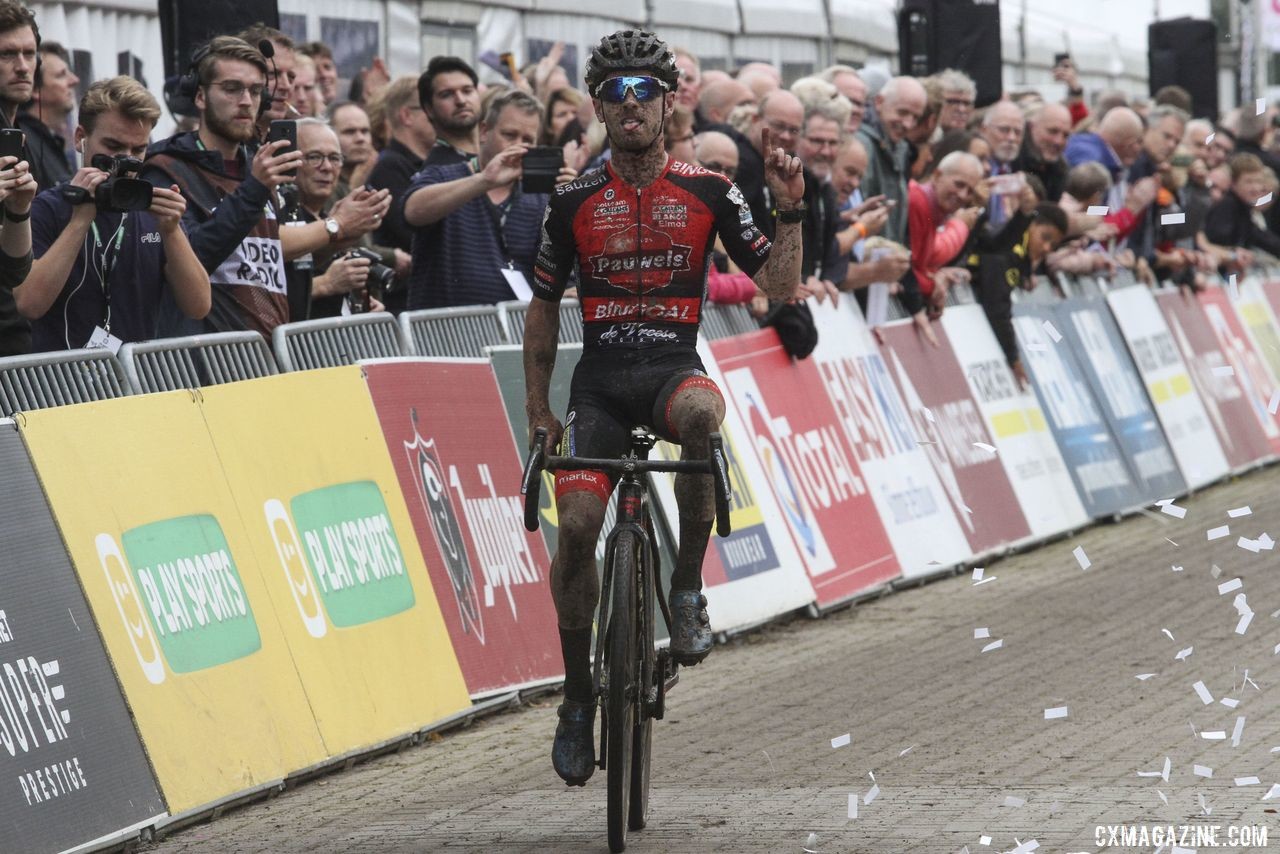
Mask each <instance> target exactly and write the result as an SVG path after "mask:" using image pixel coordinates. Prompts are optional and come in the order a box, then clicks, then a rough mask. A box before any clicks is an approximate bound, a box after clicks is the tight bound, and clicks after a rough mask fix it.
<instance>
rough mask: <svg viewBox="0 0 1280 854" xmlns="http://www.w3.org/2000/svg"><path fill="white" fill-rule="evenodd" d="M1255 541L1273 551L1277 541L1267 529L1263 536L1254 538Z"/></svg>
mask: <svg viewBox="0 0 1280 854" xmlns="http://www.w3.org/2000/svg"><path fill="white" fill-rule="evenodd" d="M1254 542H1255V543H1257V544H1258V545H1259V546H1261V547H1262V548H1264V549H1266V550H1267V551H1271V550H1272V549H1273V548H1275V547H1276V541H1275V540H1273V539H1271V535H1270V534H1268V533H1267V532H1266V531H1263V532H1262V536H1261V537H1258V539H1256V540H1254Z"/></svg>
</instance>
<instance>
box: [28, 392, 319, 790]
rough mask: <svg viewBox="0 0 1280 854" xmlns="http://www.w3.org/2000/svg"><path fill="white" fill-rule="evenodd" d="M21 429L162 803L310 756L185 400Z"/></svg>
mask: <svg viewBox="0 0 1280 854" xmlns="http://www.w3.org/2000/svg"><path fill="white" fill-rule="evenodd" d="M20 425H21V429H22V435H23V439H24V440H25V442H26V444H27V448H28V450H29V451H30V453H31V456H32V459H33V460H34V461H35V466H36V472H37V474H38V475H39V477H40V481H41V483H42V484H43V486H44V489H45V491H46V493H47V494H48V497H49V502H50V504H51V505H52V506H53V510H54V516H55V517H56V519H57V521H58V526H59V527H60V528H61V530H62V536H63V538H64V540H65V541H66V544H67V549H68V551H69V552H70V554H71V558H72V561H73V562H74V564H75V568H76V572H77V574H78V575H79V577H80V581H81V583H82V585H83V586H84V590H85V594H86V595H87V597H88V600H89V604H90V606H91V607H92V609H93V614H94V618H95V620H96V621H97V624H98V630H99V631H100V632H101V634H102V637H103V640H104V642H105V644H106V647H107V651H108V652H109V653H110V656H111V660H112V663H113V665H114V667H115V670H116V673H117V675H118V677H119V679H120V683H121V685H122V686H123V688H124V693H125V697H126V698H127V699H128V702H129V706H130V708H131V709H132V711H133V714H134V717H135V718H136V720H137V723H138V730H139V732H140V733H141V735H142V740H143V743H144V744H145V745H146V748H147V753H148V754H149V756H150V758H151V762H152V764H153V766H154V768H155V771H156V776H157V778H158V780H159V783H160V788H161V790H162V791H163V793H164V795H165V798H166V799H167V800H168V803H169V810H170V811H171V812H172V813H175V814H176V813H181V812H184V811H186V810H189V809H192V808H195V807H198V806H201V805H204V804H208V803H210V802H212V801H215V800H217V799H219V798H222V797H225V796H227V795H232V794H235V793H237V792H241V791H244V790H247V789H251V788H254V787H256V786H258V785H261V784H264V783H269V782H271V781H273V780H278V779H280V778H283V777H284V776H286V775H287V774H289V773H290V772H292V771H295V770H298V769H300V768H304V767H307V766H309V765H313V764H315V763H317V762H319V761H322V760H323V759H324V758H325V752H324V745H323V742H322V740H321V737H320V733H319V732H318V730H317V728H316V723H315V719H314V718H313V717H312V713H311V709H310V707H309V704H308V702H307V696H306V694H305V693H304V691H303V687H302V683H301V681H300V680H299V677H298V672H297V670H296V669H295V667H294V662H293V659H292V656H291V654H290V649H289V647H288V645H287V644H286V642H285V638H284V635H283V634H282V631H281V626H280V624H279V623H278V622H277V619H276V611H275V609H274V608H273V607H272V600H271V597H270V596H269V594H268V591H267V586H266V584H265V583H264V579H263V573H262V568H261V567H260V566H259V564H258V556H257V553H256V550H255V548H253V547H252V545H251V544H250V539H249V535H248V533H247V532H246V530H245V525H244V522H243V521H242V513H241V509H240V508H237V507H236V505H235V502H234V500H233V498H232V494H231V490H230V488H229V486H228V484H227V480H226V477H225V475H224V473H223V470H222V467H221V465H220V463H219V459H218V451H217V450H216V449H215V448H214V445H213V442H212V441H211V440H210V438H209V433H208V430H207V429H206V427H205V423H204V420H203V418H202V416H201V412H200V409H199V406H198V405H197V404H196V402H195V401H194V400H193V399H192V396H191V395H190V394H189V393H187V392H172V393H168V394H157V395H147V396H145V397H130V398H122V399H119V400H110V401H104V402H101V403H90V404H83V405H79V406H69V407H61V408H56V409H43V410H37V411H33V412H29V413H27V414H26V416H25V418H24V419H20ZM83 630H84V631H92V627H90V626H85V627H83Z"/></svg>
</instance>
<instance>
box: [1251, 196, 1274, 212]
mask: <svg viewBox="0 0 1280 854" xmlns="http://www.w3.org/2000/svg"><path fill="white" fill-rule="evenodd" d="M1269 204H1271V194H1270V193H1266V194H1264V195H1261V196H1259V197H1258V200H1257V201H1256V202H1254V203H1253V206H1254V207H1255V208H1260V207H1262V206H1263V205H1269Z"/></svg>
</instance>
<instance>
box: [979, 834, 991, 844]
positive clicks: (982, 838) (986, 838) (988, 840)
mask: <svg viewBox="0 0 1280 854" xmlns="http://www.w3.org/2000/svg"><path fill="white" fill-rule="evenodd" d="M978 844H979V845H990V844H991V837H990V836H979V837H978Z"/></svg>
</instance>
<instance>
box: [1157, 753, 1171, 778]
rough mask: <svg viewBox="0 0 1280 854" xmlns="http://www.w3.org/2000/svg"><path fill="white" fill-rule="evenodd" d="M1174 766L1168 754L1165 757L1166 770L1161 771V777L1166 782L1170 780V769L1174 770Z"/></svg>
mask: <svg viewBox="0 0 1280 854" xmlns="http://www.w3.org/2000/svg"><path fill="white" fill-rule="evenodd" d="M1172 768H1173V763H1172V762H1170V761H1169V757H1168V756H1166V757H1165V758H1164V771H1162V772H1161V773H1160V779H1161V780H1164V781H1165V782H1166V783H1167V782H1169V771H1170V770H1172Z"/></svg>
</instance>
